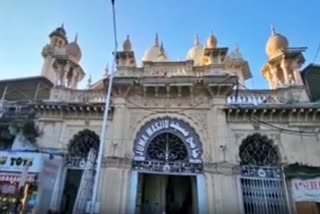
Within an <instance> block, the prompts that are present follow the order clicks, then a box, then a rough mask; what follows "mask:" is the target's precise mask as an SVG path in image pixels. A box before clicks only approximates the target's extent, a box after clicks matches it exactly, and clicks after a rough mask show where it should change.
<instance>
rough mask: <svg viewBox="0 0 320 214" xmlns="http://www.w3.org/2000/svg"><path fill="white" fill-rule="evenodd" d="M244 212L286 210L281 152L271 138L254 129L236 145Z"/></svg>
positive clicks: (252, 213) (287, 210) (254, 213)
mask: <svg viewBox="0 0 320 214" xmlns="http://www.w3.org/2000/svg"><path fill="white" fill-rule="evenodd" d="M239 156H240V160H241V162H240V165H241V189H242V198H243V207H244V213H246V214H260V213H279V214H280V213H281V214H286V213H289V209H288V201H287V195H286V190H285V184H284V178H283V173H282V169H281V166H280V156H279V152H278V150H277V148H276V147H275V146H274V145H273V142H272V140H270V139H268V138H267V136H263V135H260V134H258V133H255V134H253V135H250V136H248V137H247V138H246V139H244V140H243V141H242V144H241V145H240V148H239Z"/></svg>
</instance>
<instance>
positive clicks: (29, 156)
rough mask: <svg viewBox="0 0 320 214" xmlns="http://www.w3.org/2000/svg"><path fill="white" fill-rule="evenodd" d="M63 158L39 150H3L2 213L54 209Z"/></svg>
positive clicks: (0, 162) (0, 177)
mask: <svg viewBox="0 0 320 214" xmlns="http://www.w3.org/2000/svg"><path fill="white" fill-rule="evenodd" d="M62 160H63V159H62V157H58V156H56V155H52V154H44V153H39V152H23V151H1V152H0V209H1V211H0V213H11V212H14V211H17V210H19V211H24V212H25V213H31V212H32V211H33V210H37V213H46V212H47V210H48V209H49V208H52V206H53V201H54V200H55V195H54V190H55V188H57V185H56V178H57V175H58V174H59V170H61V168H62V163H63V161H62Z"/></svg>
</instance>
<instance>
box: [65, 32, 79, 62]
mask: <svg viewBox="0 0 320 214" xmlns="http://www.w3.org/2000/svg"><path fill="white" fill-rule="evenodd" d="M77 40H78V36H77V35H76V37H75V39H74V41H73V42H70V43H69V44H68V45H67V46H66V52H67V54H68V56H69V58H70V59H71V60H72V61H73V62H75V63H78V62H79V61H80V60H81V56H82V54H81V49H80V46H79V45H78V42H77Z"/></svg>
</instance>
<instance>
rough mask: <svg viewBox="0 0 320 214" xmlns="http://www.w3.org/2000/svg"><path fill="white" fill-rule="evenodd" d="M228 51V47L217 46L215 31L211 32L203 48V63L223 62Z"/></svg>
mask: <svg viewBox="0 0 320 214" xmlns="http://www.w3.org/2000/svg"><path fill="white" fill-rule="evenodd" d="M227 51H228V48H218V47H217V39H216V37H215V36H214V35H213V33H211V35H210V36H209V38H208V40H207V43H206V45H205V47H204V49H203V58H202V65H211V64H220V63H223V61H224V59H225V57H226V55H227Z"/></svg>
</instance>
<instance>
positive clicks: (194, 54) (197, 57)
mask: <svg viewBox="0 0 320 214" xmlns="http://www.w3.org/2000/svg"><path fill="white" fill-rule="evenodd" d="M202 54H203V46H202V45H201V44H200V42H199V37H198V35H196V38H195V40H194V45H193V47H192V48H190V50H189V51H188V53H187V60H193V62H194V65H200V63H201V58H202Z"/></svg>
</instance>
